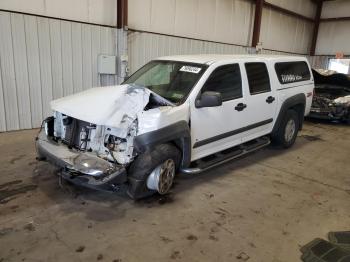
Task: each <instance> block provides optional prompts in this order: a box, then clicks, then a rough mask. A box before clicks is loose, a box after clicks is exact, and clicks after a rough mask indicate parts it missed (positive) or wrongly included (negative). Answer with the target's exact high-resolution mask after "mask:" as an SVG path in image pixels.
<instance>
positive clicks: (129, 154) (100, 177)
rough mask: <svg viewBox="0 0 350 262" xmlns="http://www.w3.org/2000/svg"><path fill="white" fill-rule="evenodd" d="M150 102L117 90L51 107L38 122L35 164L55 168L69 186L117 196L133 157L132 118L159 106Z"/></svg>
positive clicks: (142, 93) (145, 95)
mask: <svg viewBox="0 0 350 262" xmlns="http://www.w3.org/2000/svg"><path fill="white" fill-rule="evenodd" d="M150 97H152V93H151V92H150V91H149V90H148V89H145V88H142V87H139V86H134V85H123V86H119V87H115V86H113V87H100V88H93V89H91V90H88V91H85V92H83V93H80V94H76V95H72V96H69V97H66V98H62V99H58V100H55V101H53V102H52V103H51V107H52V109H53V110H54V113H53V116H51V117H48V118H47V119H46V120H45V121H44V128H42V130H41V131H40V133H39V135H38V137H37V140H36V147H37V152H38V159H39V160H45V161H48V162H50V163H52V164H54V165H55V166H57V167H59V169H60V172H59V175H60V176H61V177H63V178H64V179H66V180H69V181H70V182H72V183H74V184H78V185H82V186H86V187H89V188H93V189H98V190H104V191H120V190H121V189H122V188H123V186H124V185H125V183H126V182H127V171H126V170H127V167H128V165H129V164H130V163H131V162H132V161H133V159H134V158H135V157H136V156H137V152H136V151H135V150H134V138H135V137H136V136H137V134H138V114H140V113H141V112H142V111H143V110H145V108H146V109H147V107H148V108H152V107H155V104H157V103H158V106H159V105H162V102H161V101H159V99H158V100H157V101H154V98H150ZM164 103H165V102H164V101H163V104H164Z"/></svg>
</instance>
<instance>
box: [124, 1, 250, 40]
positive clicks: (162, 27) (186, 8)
mask: <svg viewBox="0 0 350 262" xmlns="http://www.w3.org/2000/svg"><path fill="white" fill-rule="evenodd" d="M128 10H129V15H128V19H129V22H128V24H129V28H132V29H137V30H143V31H149V32H155V33H162V34H169V35H176V36H184V37H191V38H198V39H202V40H210V41H217V42H228V43H232V44H239V45H249V43H250V40H251V27H252V23H253V15H254V4H253V3H252V1H247V0H145V1H144V0H129V8H128Z"/></svg>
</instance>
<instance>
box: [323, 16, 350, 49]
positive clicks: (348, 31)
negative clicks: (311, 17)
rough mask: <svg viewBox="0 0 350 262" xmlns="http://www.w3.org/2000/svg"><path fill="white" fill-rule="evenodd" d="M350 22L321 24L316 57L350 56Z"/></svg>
mask: <svg viewBox="0 0 350 262" xmlns="http://www.w3.org/2000/svg"><path fill="white" fill-rule="evenodd" d="M349 35H350V21H337V22H324V23H321V24H320V27H319V32H318V38H317V45H316V55H335V53H336V52H342V53H344V54H345V55H350V45H349Z"/></svg>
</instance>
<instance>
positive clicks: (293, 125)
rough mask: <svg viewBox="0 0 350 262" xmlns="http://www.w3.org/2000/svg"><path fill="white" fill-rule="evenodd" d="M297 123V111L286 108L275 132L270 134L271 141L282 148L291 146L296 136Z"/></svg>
mask: <svg viewBox="0 0 350 262" xmlns="http://www.w3.org/2000/svg"><path fill="white" fill-rule="evenodd" d="M299 125H300V123H299V117H298V113H297V112H296V111H295V110H292V109H290V110H288V111H287V113H286V114H285V116H284V118H283V120H282V123H281V125H280V127H279V128H278V130H277V133H276V134H275V135H273V136H272V140H273V142H274V143H275V144H278V145H280V146H282V147H284V148H288V147H291V146H292V145H293V144H294V142H295V139H296V138H297V134H298V130H299Z"/></svg>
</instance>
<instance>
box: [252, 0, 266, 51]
mask: <svg viewBox="0 0 350 262" xmlns="http://www.w3.org/2000/svg"><path fill="white" fill-rule="evenodd" d="M263 5H264V0H256V1H255V16H254V27H253V38H252V47H256V46H257V45H258V43H259V38H260V28H261V17H262V10H263Z"/></svg>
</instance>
